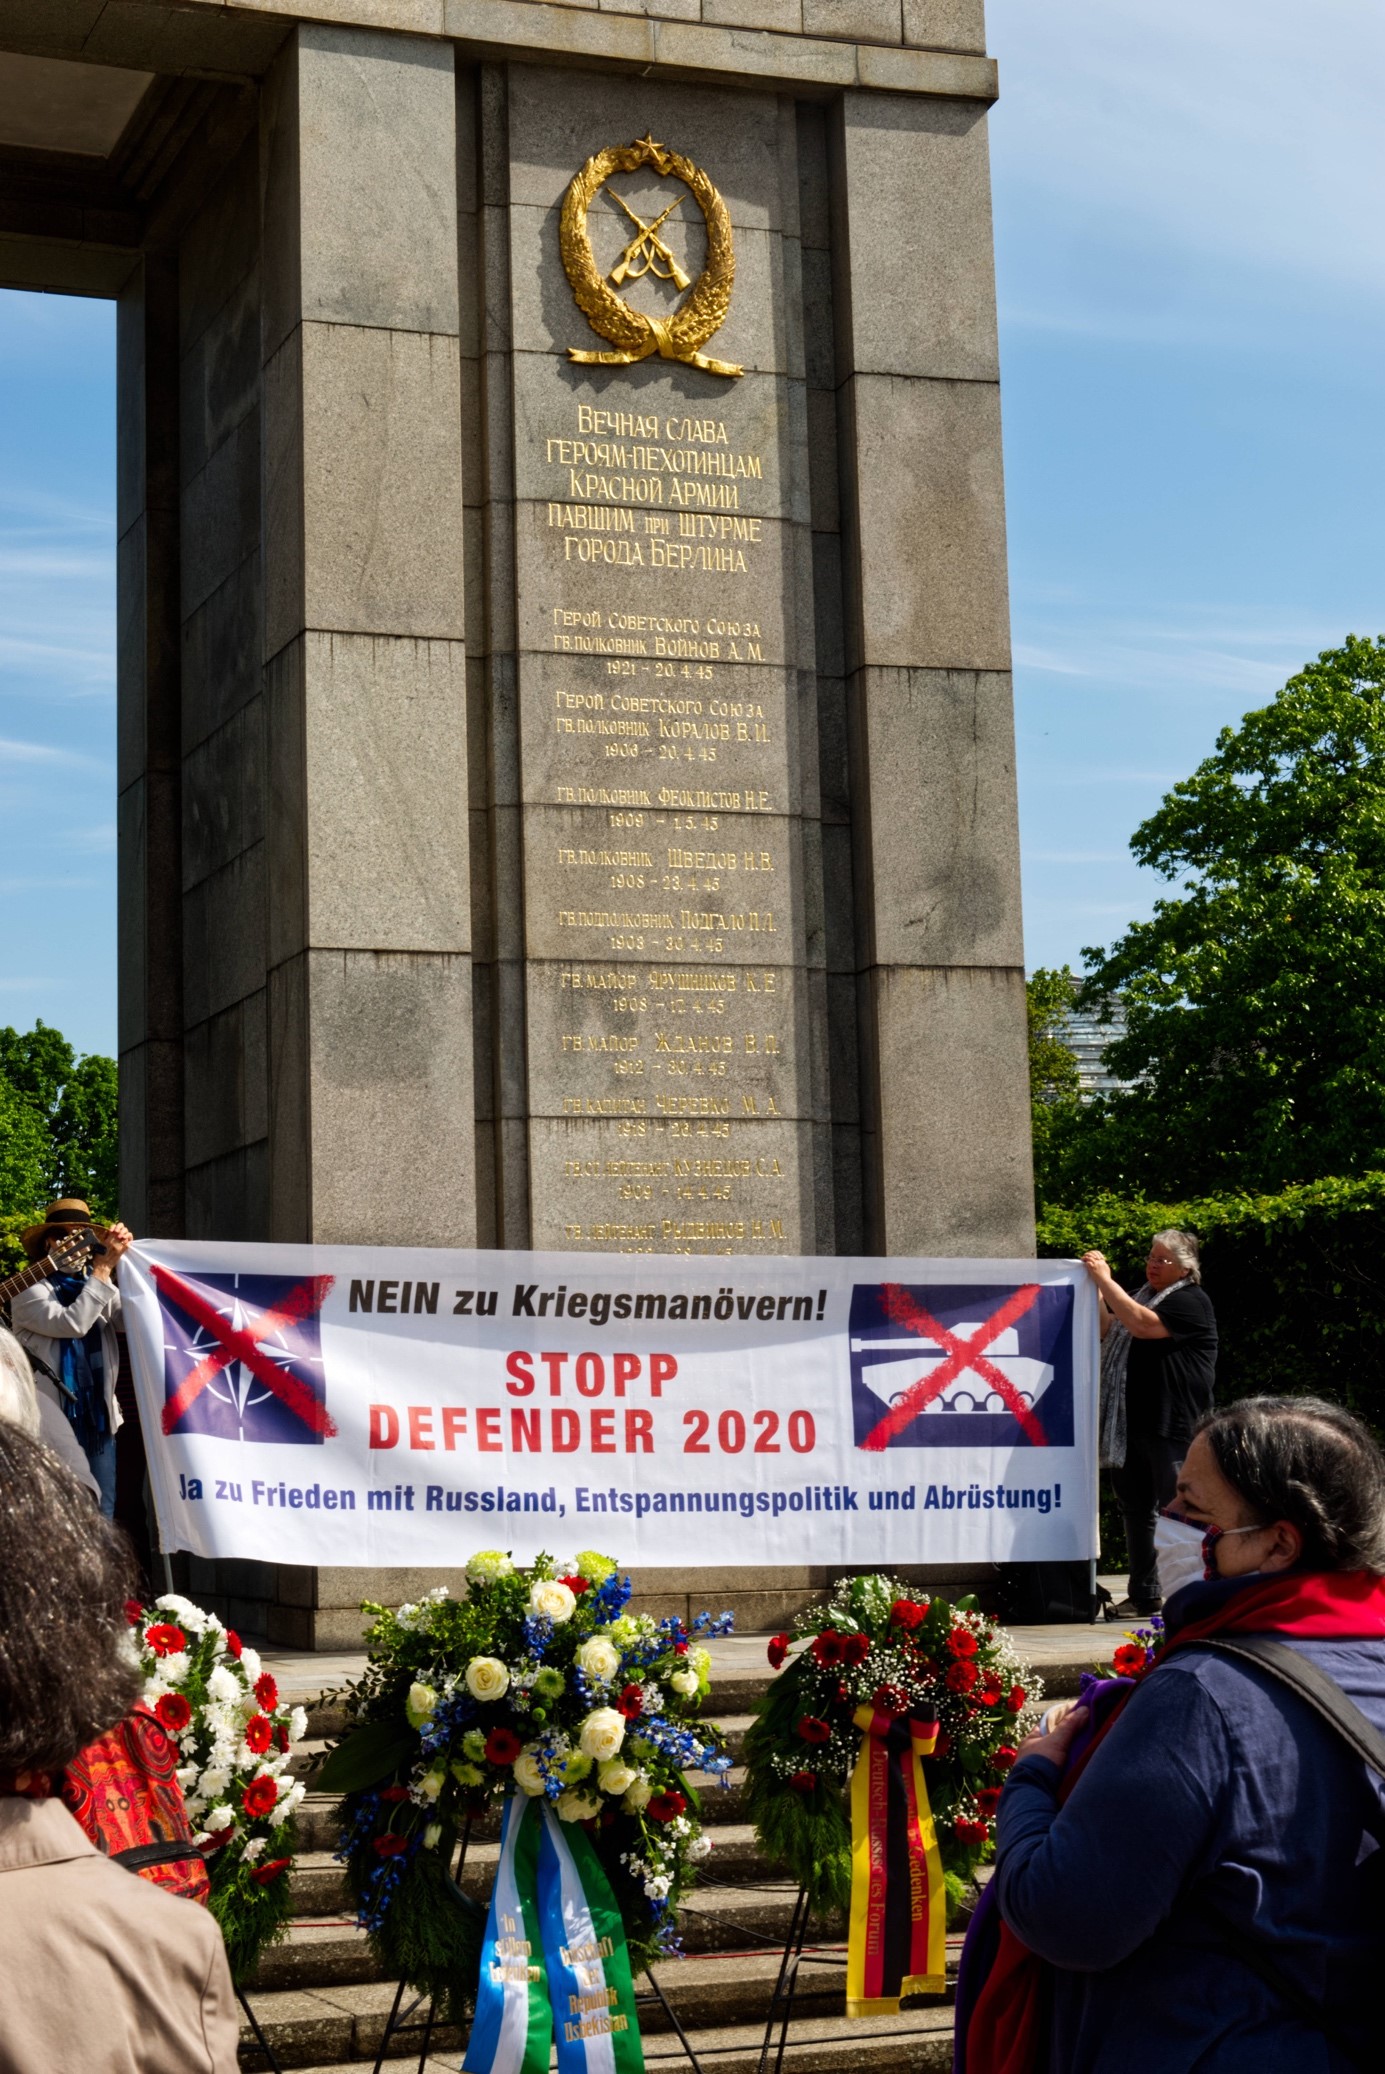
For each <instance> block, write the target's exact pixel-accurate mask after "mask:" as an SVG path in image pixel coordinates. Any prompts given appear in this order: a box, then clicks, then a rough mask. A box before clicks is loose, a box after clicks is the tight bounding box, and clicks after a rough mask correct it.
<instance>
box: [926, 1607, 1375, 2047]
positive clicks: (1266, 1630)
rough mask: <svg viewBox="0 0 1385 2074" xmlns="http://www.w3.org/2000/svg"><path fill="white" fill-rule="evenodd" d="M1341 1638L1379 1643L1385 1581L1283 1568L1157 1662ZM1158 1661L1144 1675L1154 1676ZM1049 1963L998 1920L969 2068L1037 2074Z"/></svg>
mask: <svg viewBox="0 0 1385 2074" xmlns="http://www.w3.org/2000/svg"><path fill="white" fill-rule="evenodd" d="M1238 1634H1239V1635H1246V1634H1251V1635H1263V1634H1276V1635H1302V1636H1315V1635H1320V1636H1336V1637H1340V1638H1341V1639H1342V1640H1344V1641H1345V1640H1361V1639H1366V1640H1370V1641H1379V1640H1380V1639H1381V1638H1382V1637H1385V1579H1381V1578H1379V1577H1376V1576H1373V1575H1372V1574H1371V1572H1370V1571H1368V1570H1338V1571H1314V1572H1312V1573H1311V1574H1308V1575H1299V1574H1296V1573H1295V1572H1293V1571H1285V1572H1283V1573H1282V1574H1280V1575H1278V1576H1274V1577H1263V1578H1261V1579H1260V1580H1259V1582H1258V1583H1249V1582H1248V1583H1247V1584H1246V1585H1245V1586H1244V1587H1243V1588H1242V1589H1241V1590H1239V1591H1237V1592H1235V1593H1234V1594H1233V1595H1232V1596H1230V1597H1229V1598H1227V1599H1225V1600H1223V1601H1221V1602H1220V1603H1219V1604H1218V1605H1216V1606H1215V1607H1214V1608H1213V1609H1212V1610H1211V1611H1209V1612H1208V1613H1207V1614H1205V1615H1204V1617H1203V1618H1202V1619H1201V1620H1190V1621H1189V1622H1188V1624H1187V1625H1186V1626H1180V1627H1179V1629H1178V1631H1177V1633H1176V1634H1175V1635H1173V1636H1172V1637H1171V1638H1170V1640H1169V1642H1168V1644H1167V1646H1166V1648H1165V1650H1164V1653H1163V1655H1162V1656H1161V1657H1160V1658H1159V1663H1164V1662H1165V1661H1166V1660H1167V1659H1168V1657H1169V1656H1171V1655H1172V1654H1173V1652H1174V1650H1175V1649H1181V1648H1183V1647H1184V1645H1185V1644H1187V1643H1189V1642H1200V1641H1203V1640H1205V1639H1206V1638H1207V1637H1208V1636H1209V1635H1238ZM1158 1667H1159V1665H1158V1664H1155V1665H1152V1666H1151V1669H1150V1671H1148V1672H1146V1673H1145V1675H1146V1676H1147V1677H1148V1676H1151V1675H1152V1673H1153V1671H1155V1670H1157V1669H1158ZM1134 1690H1135V1687H1134V1686H1133V1685H1132V1686H1131V1688H1130V1692H1129V1693H1126V1694H1124V1696H1123V1697H1122V1698H1120V1699H1119V1700H1117V1701H1116V1703H1115V1704H1114V1705H1113V1706H1112V1708H1111V1711H1110V1713H1109V1714H1108V1715H1107V1717H1106V1719H1105V1720H1104V1721H1103V1722H1102V1724H1101V1727H1100V1728H1099V1729H1098V1730H1097V1732H1096V1734H1095V1735H1094V1736H1093V1737H1092V1739H1091V1741H1090V1742H1089V1743H1088V1744H1087V1746H1086V1748H1085V1749H1084V1750H1083V1751H1082V1753H1081V1755H1080V1756H1078V1757H1076V1758H1074V1759H1073V1761H1072V1762H1071V1763H1070V1764H1069V1765H1068V1767H1067V1770H1066V1771H1065V1772H1064V1774H1063V1778H1062V1783H1061V1784H1060V1786H1059V1788H1058V1804H1059V1806H1060V1807H1061V1806H1062V1804H1063V1802H1064V1801H1066V1799H1067V1797H1068V1795H1069V1794H1070V1793H1071V1792H1072V1790H1073V1788H1074V1787H1075V1786H1076V1784H1077V1782H1078V1780H1079V1779H1080V1778H1081V1776H1082V1774H1083V1772H1084V1771H1085V1770H1086V1769H1087V1766H1088V1765H1089V1764H1090V1763H1091V1760H1092V1758H1093V1756H1094V1755H1095V1753H1096V1752H1097V1750H1099V1749H1100V1747H1101V1745H1102V1744H1103V1743H1104V1742H1105V1740H1106V1738H1107V1736H1108V1735H1109V1734H1110V1733H1111V1730H1112V1728H1113V1727H1114V1726H1115V1723H1116V1722H1117V1721H1118V1720H1119V1718H1120V1716H1121V1714H1122V1712H1123V1711H1124V1709H1125V1706H1126V1704H1127V1702H1128V1701H1129V1699H1130V1696H1131V1693H1133V1692H1134ZM1045 1976H1046V1967H1045V1964H1044V1961H1043V1960H1042V1959H1040V1958H1038V1957H1036V1955H1035V1954H1034V1953H1033V1952H1031V1951H1030V1949H1029V1947H1028V1945H1026V1944H1024V1943H1023V1942H1022V1941H1021V1940H1020V1939H1019V1938H1018V1937H1016V1935H1015V1933H1014V1931H1013V1930H1012V1929H1011V1928H1010V1926H1009V1924H1008V1923H1002V1924H1001V1926H1000V1944H999V1948H998V1950H997V1952H996V1956H995V1963H994V1965H993V1966H992V1968H991V1970H990V1973H989V1975H988V1976H987V1979H986V1984H985V1986H984V1987H983V1988H982V1990H981V1993H980V1995H979V1997H978V1999H977V2003H976V2007H975V2009H974V2010H973V2012H972V2017H971V2023H970V2026H969V2028H968V2031H967V2067H966V2074H1033V2069H1034V2068H1035V2067H1036V2066H1037V2065H1038V2061H1039V2046H1040V2040H1041V2035H1042V2030H1043V2022H1044V2000H1045V1994H1044V1989H1045Z"/></svg>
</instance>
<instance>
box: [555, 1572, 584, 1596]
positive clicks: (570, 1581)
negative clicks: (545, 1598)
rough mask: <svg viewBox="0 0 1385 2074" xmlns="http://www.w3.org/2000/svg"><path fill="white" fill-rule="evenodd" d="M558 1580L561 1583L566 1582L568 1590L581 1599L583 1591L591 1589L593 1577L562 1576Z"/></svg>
mask: <svg viewBox="0 0 1385 2074" xmlns="http://www.w3.org/2000/svg"><path fill="white" fill-rule="evenodd" d="M558 1582H559V1584H565V1585H566V1586H567V1588H568V1590H569V1591H570V1592H572V1593H573V1594H574V1595H575V1596H576V1597H577V1598H579V1599H580V1598H581V1596H582V1594H583V1592H585V1591H590V1590H591V1579H590V1578H587V1577H560V1578H559V1579H558Z"/></svg>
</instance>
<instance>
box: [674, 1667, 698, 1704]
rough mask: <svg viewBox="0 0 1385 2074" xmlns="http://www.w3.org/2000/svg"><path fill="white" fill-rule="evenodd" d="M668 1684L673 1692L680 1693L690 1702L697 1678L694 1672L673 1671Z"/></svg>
mask: <svg viewBox="0 0 1385 2074" xmlns="http://www.w3.org/2000/svg"><path fill="white" fill-rule="evenodd" d="M668 1682H669V1684H670V1685H671V1686H672V1687H673V1689H674V1691H675V1692H681V1693H682V1695H683V1697H684V1699H685V1700H690V1699H691V1698H692V1696H693V1694H694V1693H695V1692H696V1691H697V1685H698V1678H697V1673H696V1671H675V1672H674V1674H673V1676H672V1677H671V1678H670V1679H669V1681H668Z"/></svg>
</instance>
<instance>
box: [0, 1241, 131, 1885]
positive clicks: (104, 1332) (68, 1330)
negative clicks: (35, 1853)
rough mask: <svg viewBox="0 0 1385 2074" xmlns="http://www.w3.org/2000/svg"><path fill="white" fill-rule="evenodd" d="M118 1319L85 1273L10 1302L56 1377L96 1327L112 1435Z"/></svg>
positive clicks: (44, 1389) (28, 1347)
mask: <svg viewBox="0 0 1385 2074" xmlns="http://www.w3.org/2000/svg"><path fill="white" fill-rule="evenodd" d="M119 1316H120V1291H119V1290H118V1289H117V1288H116V1286H115V1283H114V1282H107V1281H104V1280H103V1279H102V1277H101V1276H100V1275H88V1276H87V1278H86V1282H85V1285H84V1286H83V1288H82V1289H81V1290H80V1291H79V1292H78V1294H77V1295H76V1296H74V1297H73V1299H72V1301H71V1303H69V1304H61V1303H59V1302H58V1298H57V1293H56V1291H55V1290H54V1288H53V1284H52V1283H51V1282H35V1283H34V1285H33V1287H32V1289H23V1290H21V1291H20V1293H19V1295H18V1296H16V1297H13V1298H12V1299H11V1301H10V1323H11V1325H12V1326H13V1327H14V1336H15V1338H16V1339H17V1340H18V1341H19V1344H20V1345H21V1346H22V1347H23V1349H24V1351H25V1353H26V1354H37V1355H38V1358H39V1360H40V1361H46V1362H47V1364H48V1366H49V1367H50V1368H53V1369H56V1370H57V1372H58V1374H59V1375H61V1374H62V1348H61V1346H60V1345H59V1344H58V1342H59V1341H60V1340H65V1339H82V1338H84V1337H85V1336H86V1334H87V1333H89V1332H90V1331H91V1328H92V1326H93V1325H99V1326H100V1327H101V1352H102V1355H103V1357H104V1361H105V1370H106V1416H107V1418H108V1420H109V1422H110V1429H111V1431H112V1433H114V1432H115V1430H116V1428H117V1427H118V1426H119V1424H120V1407H119V1405H118V1404H117V1403H116V1401H115V1386H116V1383H117V1382H118V1381H119V1378H120V1342H119V1340H118V1339H117V1338H116V1336H115V1322H116V1319H117V1318H118V1317H119ZM34 1387H35V1389H36V1390H37V1391H38V1394H39V1396H40V1397H51V1399H52V1400H53V1403H54V1405H55V1406H56V1408H57V1410H58V1411H59V1413H61V1414H62V1416H63V1417H64V1418H65V1417H66V1413H65V1412H63V1409H62V1398H61V1397H60V1395H59V1394H58V1390H57V1388H56V1386H55V1385H54V1384H52V1383H50V1382H49V1380H48V1378H47V1376H46V1375H44V1374H43V1373H42V1372H41V1371H40V1370H37V1369H36V1370H35V1372H34ZM146 1884H147V1882H146Z"/></svg>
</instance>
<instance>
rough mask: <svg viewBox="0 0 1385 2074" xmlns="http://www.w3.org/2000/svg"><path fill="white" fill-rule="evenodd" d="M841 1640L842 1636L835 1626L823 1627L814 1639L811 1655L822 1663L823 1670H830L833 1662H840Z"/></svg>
mask: <svg viewBox="0 0 1385 2074" xmlns="http://www.w3.org/2000/svg"><path fill="white" fill-rule="evenodd" d="M842 1640H843V1638H842V1636H840V1635H839V1634H838V1633H837V1631H836V1629H835V1628H824V1629H823V1631H822V1633H821V1634H820V1635H819V1636H818V1637H817V1638H816V1640H815V1641H814V1643H813V1655H814V1657H815V1658H816V1659H817V1661H818V1662H819V1663H820V1664H821V1665H822V1668H823V1669H824V1671H826V1670H830V1669H831V1668H832V1666H833V1665H834V1664H839V1663H840V1662H841V1660H842Z"/></svg>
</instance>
